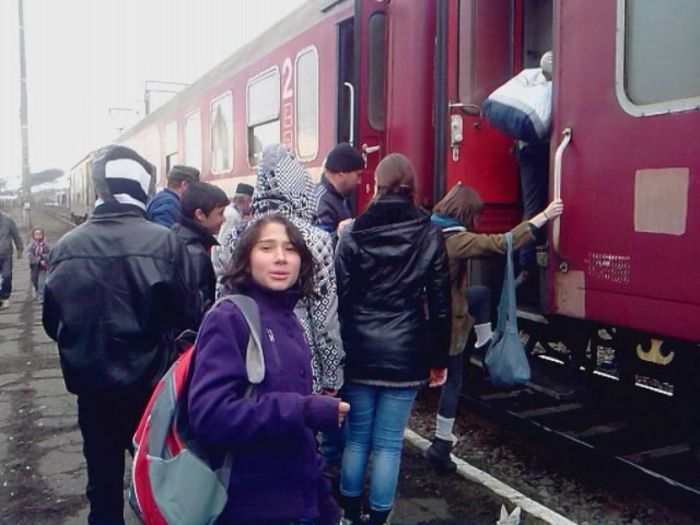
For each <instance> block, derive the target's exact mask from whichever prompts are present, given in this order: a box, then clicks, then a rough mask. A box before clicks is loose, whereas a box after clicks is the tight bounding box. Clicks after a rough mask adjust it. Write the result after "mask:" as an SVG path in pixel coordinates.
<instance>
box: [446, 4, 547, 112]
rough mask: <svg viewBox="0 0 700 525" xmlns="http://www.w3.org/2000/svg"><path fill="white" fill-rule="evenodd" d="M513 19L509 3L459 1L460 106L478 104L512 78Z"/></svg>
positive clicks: (511, 7) (511, 6) (511, 5)
mask: <svg viewBox="0 0 700 525" xmlns="http://www.w3.org/2000/svg"><path fill="white" fill-rule="evenodd" d="M513 17H514V12H513V2H511V1H510V0H460V2H459V49H458V51H459V68H458V89H459V101H460V102H462V103H463V104H481V103H482V102H483V101H484V99H485V98H486V97H487V96H489V94H490V93H491V92H492V91H493V90H494V89H496V88H497V87H498V86H499V85H501V84H502V83H503V82H505V81H506V80H508V79H509V78H510V77H512V76H513V44H512V41H513V29H512V25H513V22H512V20H513ZM533 23H534V22H533ZM537 61H538V62H539V57H537Z"/></svg>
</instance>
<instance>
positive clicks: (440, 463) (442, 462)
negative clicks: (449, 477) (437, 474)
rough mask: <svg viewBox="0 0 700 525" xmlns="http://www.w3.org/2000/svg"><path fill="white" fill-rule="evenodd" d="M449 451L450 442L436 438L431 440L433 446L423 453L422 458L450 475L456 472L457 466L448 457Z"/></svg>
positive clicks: (450, 449)
mask: <svg viewBox="0 0 700 525" xmlns="http://www.w3.org/2000/svg"><path fill="white" fill-rule="evenodd" d="M451 451H452V442H451V441H447V440H446V439H440V438H437V437H436V438H435V439H433V444H432V445H430V446H429V447H428V448H427V449H426V450H425V452H423V456H424V457H425V458H426V459H428V460H429V461H430V462H431V463H432V464H433V465H435V466H436V467H437V468H438V469H440V470H441V471H443V472H448V473H451V472H455V471H456V470H457V464H456V463H455V462H454V461H452V457H451V456H450V452H451Z"/></svg>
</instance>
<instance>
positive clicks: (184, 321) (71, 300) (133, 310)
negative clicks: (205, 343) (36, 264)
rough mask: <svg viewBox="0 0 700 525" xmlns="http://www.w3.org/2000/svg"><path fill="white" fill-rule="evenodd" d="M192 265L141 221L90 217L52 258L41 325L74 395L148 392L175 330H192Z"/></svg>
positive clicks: (168, 356) (137, 215)
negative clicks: (54, 344) (56, 348)
mask: <svg viewBox="0 0 700 525" xmlns="http://www.w3.org/2000/svg"><path fill="white" fill-rule="evenodd" d="M191 271H192V270H191V263H190V261H189V258H188V257H187V254H186V252H185V248H184V246H183V245H182V244H181V243H180V242H179V241H178V239H177V236H176V235H175V233H173V232H172V231H170V230H167V229H166V228H164V227H162V226H159V225H157V224H153V223H150V222H148V221H146V219H145V218H144V217H143V213H141V212H138V211H123V212H118V213H105V214H95V215H93V216H92V217H91V218H90V219H89V220H88V221H87V222H86V223H84V224H83V225H81V226H79V227H78V228H76V229H75V230H73V231H71V232H69V233H67V234H66V235H64V236H63V237H62V238H61V239H60V240H59V241H58V243H57V244H56V246H55V247H54V248H53V250H52V251H51V255H50V257H49V275H48V280H47V282H46V294H45V300H44V312H43V323H44V329H45V330H46V333H47V334H48V335H49V336H50V337H51V338H52V339H54V340H55V341H57V342H58V349H59V352H60V356H61V367H62V368H63V374H64V379H65V382H66V387H67V388H68V390H69V391H70V392H73V393H75V394H78V395H85V394H116V395H119V394H122V393H125V392H135V391H139V390H140V391H144V389H148V388H150V387H151V386H152V385H153V384H154V383H155V381H157V379H158V378H159V377H160V376H161V375H162V373H163V372H164V371H165V370H166V369H167V367H168V366H169V365H170V362H171V361H172V359H173V357H174V353H175V352H174V344H173V339H174V335H175V334H174V328H173V327H174V326H176V325H177V326H187V327H194V321H195V319H196V317H197V315H198V313H199V297H198V295H197V294H196V293H195V291H194V290H190V288H189V287H188V283H190V282H191V279H192V277H191V275H190V274H191Z"/></svg>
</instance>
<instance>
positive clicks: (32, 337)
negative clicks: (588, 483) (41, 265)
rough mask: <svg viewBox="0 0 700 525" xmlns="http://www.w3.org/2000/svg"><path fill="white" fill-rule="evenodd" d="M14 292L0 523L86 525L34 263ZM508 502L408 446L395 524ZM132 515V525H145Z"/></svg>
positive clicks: (0, 332) (67, 401) (18, 268)
mask: <svg viewBox="0 0 700 525" xmlns="http://www.w3.org/2000/svg"><path fill="white" fill-rule="evenodd" d="M14 286H15V289H14V292H13V295H12V298H11V301H10V307H9V308H7V309H2V310H0V523H3V524H4V523H11V524H13V525H24V524H51V525H53V524H65V525H77V524H81V523H86V517H87V501H86V499H85V497H84V495H83V493H84V488H85V482H86V480H85V464H84V459H83V456H82V453H81V445H82V441H81V436H80V432H79V430H78V426H77V416H76V414H77V408H76V400H75V397H74V396H73V395H71V394H69V393H68V392H67V391H66V389H65V386H64V383H63V379H62V375H61V370H60V366H59V361H58V352H57V350H56V346H55V344H54V343H53V342H52V341H51V340H50V339H49V338H48V336H46V334H45V333H44V330H43V328H42V325H41V305H40V304H38V303H37V302H36V301H35V300H34V299H33V297H32V294H31V287H30V283H29V269H28V265H27V262H26V259H22V260H20V261H15V276H14ZM504 502H506V501H505V500H503V499H501V498H500V497H498V496H496V495H495V494H493V493H492V492H490V491H489V490H488V489H486V488H484V487H483V486H482V485H480V484H478V483H475V482H471V481H466V480H464V479H463V478H460V477H458V476H456V475H452V476H443V475H439V474H437V473H435V472H434V471H433V470H432V468H431V467H430V466H429V465H428V463H427V462H426V461H425V460H424V459H423V458H422V456H421V454H420V452H419V450H418V449H417V448H415V447H413V446H412V445H410V444H406V447H405V450H404V455H403V464H402V469H401V478H400V482H399V497H398V501H397V504H396V509H395V512H394V516H393V519H392V523H393V524H394V525H418V524H426V525H458V524H459V525H461V524H475V525H481V524H483V525H492V524H493V523H495V522H496V520H497V517H498V513H499V509H500V506H501V504H502V503H504ZM126 512H127V523H129V524H135V523H137V520H136V518H135V517H134V516H133V515H132V513H131V512H130V510H127V511H126ZM523 523H542V522H541V521H540V520H537V519H535V518H532V517H530V516H525V518H524V519H523Z"/></svg>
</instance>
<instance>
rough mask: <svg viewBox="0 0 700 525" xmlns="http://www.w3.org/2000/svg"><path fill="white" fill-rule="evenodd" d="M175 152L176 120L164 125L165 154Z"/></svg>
mask: <svg viewBox="0 0 700 525" xmlns="http://www.w3.org/2000/svg"><path fill="white" fill-rule="evenodd" d="M173 153H177V122H176V121H174V120H173V121H172V122H171V123H169V124H168V125H166V126H165V154H166V155H172V154H173Z"/></svg>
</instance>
